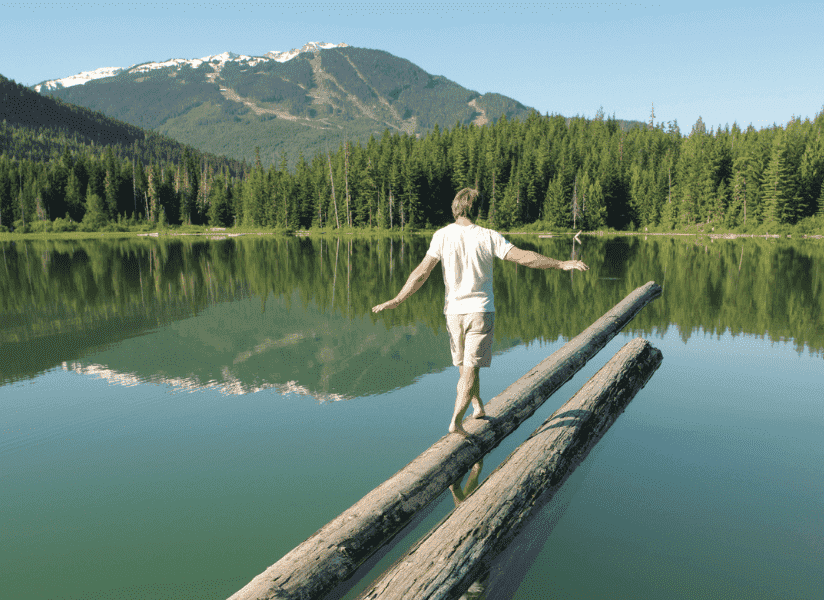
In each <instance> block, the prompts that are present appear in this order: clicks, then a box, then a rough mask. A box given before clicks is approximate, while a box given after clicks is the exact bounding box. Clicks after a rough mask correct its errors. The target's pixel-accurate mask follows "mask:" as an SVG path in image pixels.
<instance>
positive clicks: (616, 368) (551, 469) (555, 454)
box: [358, 338, 662, 600]
mask: <svg viewBox="0 0 824 600" xmlns="http://www.w3.org/2000/svg"><path fill="white" fill-rule="evenodd" d="M661 360H662V357H661V352H660V351H659V350H657V349H656V348H654V347H653V346H652V345H651V344H650V343H649V342H647V341H646V340H643V339H641V338H636V339H634V340H632V341H630V342H629V343H628V344H626V345H625V346H624V347H623V348H622V349H621V350H620V351H619V352H618V353H617V354H616V355H615V356H614V357H613V358H612V359H611V360H610V361H609V362H608V363H607V364H606V365H605V366H604V367H603V368H602V369H601V370H600V371H598V373H596V374H595V376H594V377H592V379H590V380H589V381H588V382H587V383H586V384H585V385H584V386H583V387H582V388H581V389H580V390H579V391H578V392H577V393H576V394H575V395H574V396H573V397H572V398H571V399H570V400H569V402H567V403H566V404H564V405H563V406H562V407H561V408H559V409H558V410H557V411H555V412H554V413H553V414H552V416H550V417H549V418H548V419H547V420H546V421H544V423H543V424H542V425H541V426H540V427H539V428H538V429H537V430H536V431H535V432H534V433H533V434H532V435H531V436H530V437H529V438H528V439H527V440H526V441H525V442H524V443H523V444H521V445H520V446H519V447H518V448H517V449H516V450H515V451H514V452H513V453H512V454H510V455H509V457H508V458H507V459H506V460H505V461H504V462H503V463H502V464H501V465H500V466H499V467H498V468H497V469H495V471H493V472H492V473H491V474H490V475H489V477H488V478H487V480H486V481H484V482H483V483H482V484H481V486H480V487H479V488H478V489H477V490H476V491H475V492H474V493H473V494H472V495H471V496H469V497H468V498H467V499H466V500H464V501H463V502H461V503H460V504H459V505H458V506H457V507H456V508H455V509H454V510H453V511H452V512H451V513H450V514H449V515H447V517H446V518H444V519H443V520H442V521H441V522H440V524H438V525H437V526H435V527H434V528H433V529H432V530H431V531H430V532H429V533H428V534H427V535H426V536H424V537H423V538H422V539H421V540H420V541H419V542H418V543H417V544H416V545H415V546H413V547H412V548H411V549H410V550H409V551H408V552H407V553H406V554H405V555H404V556H402V557H401V558H400V559H398V561H397V562H396V563H395V564H394V565H393V566H392V567H390V568H389V569H388V570H387V571H386V572H384V573H383V575H381V576H380V577H379V578H378V579H377V580H376V581H375V582H374V583H373V584H372V585H371V586H370V587H369V588H367V589H366V590H365V591H364V592H363V593H362V594H361V595H360V596H359V597H358V600H401V599H409V600H422V599H424V598H425V599H427V600H438V599H448V598H457V597H458V596H460V595H461V594H463V593H464V592H466V591H467V589H469V586H470V585H472V583H473V582H474V581H475V580H476V579H478V578H479V577H480V576H482V575H483V573H484V571H485V570H487V569H488V568H489V566H490V563H491V561H492V560H493V559H494V558H495V557H496V556H497V555H498V554H500V553H501V552H502V551H503V550H504V549H505V548H506V547H507V546H508V545H509V543H510V542H511V541H512V540H513V539H514V538H515V536H516V535H517V534H518V532H519V531H520V530H521V529H522V528H523V526H524V524H525V523H526V522H527V520H528V518H529V516H530V515H531V514H533V513H534V511H536V510H537V509H538V508H540V507H541V506H543V505H544V504H545V503H546V502H548V501H549V500H550V499H551V498H552V496H553V495H554V494H555V492H556V491H557V490H558V489H559V488H560V487H561V485H563V483H564V482H565V481H566V479H567V478H568V477H569V475H570V474H572V472H573V471H574V470H575V468H576V467H577V466H578V465H579V464H580V463H581V461H583V459H584V458H585V457H586V456H587V454H589V451H590V450H591V449H592V448H593V447H594V446H595V444H596V443H598V440H600V439H601V437H602V436H603V435H604V433H605V432H606V431H607V429H609V427H610V426H611V425H612V423H613V422H614V421H615V419H617V418H618V415H620V414H621V412H623V410H624V409H625V408H626V406H627V404H629V401H630V400H632V398H633V397H634V396H635V394H636V393H637V392H638V391H639V390H640V389H641V388H642V387H644V385H645V384H646V382H647V381H648V380H649V378H650V376H652V374H653V373H654V372H655V370H656V369H657V368H658V366H659V365H660V364H661Z"/></svg>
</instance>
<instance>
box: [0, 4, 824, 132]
mask: <svg viewBox="0 0 824 600" xmlns="http://www.w3.org/2000/svg"><path fill="white" fill-rule="evenodd" d="M821 31H824V4H822V3H797V2H791V3H786V4H776V3H774V2H762V1H759V0H753V1H750V2H741V1H737V0H732V1H725V0H718V1H713V2H707V1H703V0H695V1H692V2H685V1H681V0H678V1H676V2H670V3H644V2H641V3H623V2H594V3H585V2H565V3H564V2H508V3H498V2H452V3H449V4H447V5H443V4H442V3H440V2H404V3H376V2H338V3H335V2H311V1H306V2H281V3H266V2H242V1H241V2H198V3H194V2H178V3H170V4H165V3H160V2H157V3H148V2H125V3H123V2H117V3H114V2H88V3H82V4H81V3H73V2H55V3H52V2H36V1H33V2H0V74H2V75H4V76H6V77H8V78H10V79H14V80H15V81H17V82H18V83H22V84H25V85H34V84H36V83H40V82H42V81H45V80H48V79H57V78H61V77H67V76H69V75H74V74H77V73H80V72H81V71H90V70H94V69H96V68H99V67H129V66H131V65H133V64H138V63H143V62H147V61H162V60H166V59H169V58H200V57H202V56H208V55H212V54H219V53H221V52H224V51H227V50H228V51H232V52H236V53H238V54H246V55H253V56H255V55H263V54H265V53H266V52H268V51H272V50H277V51H284V50H291V49H292V48H300V47H301V46H303V45H304V44H305V43H307V42H310V41H313V42H332V43H339V42H345V43H347V44H349V45H350V46H357V47H362V48H374V49H379V50H385V51H387V52H389V53H391V54H394V55H395V56H399V57H401V58H405V59H407V60H409V61H411V62H412V63H414V64H416V65H418V66H419V67H421V68H422V69H424V70H425V71H427V72H428V73H430V74H433V75H443V76H445V77H447V78H448V79H451V80H452V81H455V82H456V83H458V84H460V85H462V86H464V87H466V88H469V89H471V90H475V91H477V92H479V93H482V94H483V93H487V92H496V93H500V94H503V95H505V96H509V97H511V98H514V99H516V100H518V101H519V102H521V103H522V104H524V105H526V106H528V107H532V108H534V109H536V110H537V111H539V112H540V113H541V114H562V115H564V116H575V115H579V116H583V117H587V118H592V117H594V116H595V114H596V112H597V111H598V110H599V108H603V110H604V112H605V114H606V115H615V117H616V118H619V119H627V120H641V121H649V119H650V113H651V110H652V108H653V106H654V111H655V118H654V120H655V122H656V123H664V124H668V123H670V122H671V121H677V123H678V126H679V127H680V129H681V131H682V133H689V131H690V129H691V128H692V126H693V125H694V124H695V122H696V121H697V120H698V118H699V116H700V117H701V118H702V120H703V122H704V123H705V125H706V127H707V128H708V129H709V128H710V127H713V128H716V129H717V128H718V127H726V126H728V125H729V126H731V125H732V124H733V123H734V122H737V123H738V125H739V126H741V127H742V128H746V127H747V126H748V125H750V124H752V125H753V126H754V127H755V128H756V129H761V128H763V127H770V126H772V125H773V124H777V125H782V126H783V125H785V124H786V123H787V122H788V121H789V120H790V119H791V118H793V117H800V118H802V119H804V118H810V119H813V118H815V116H816V115H817V114H819V113H820V112H822V109H824V67H822V65H824V44H822V43H821V33H820V32H821ZM447 125H448V124H447Z"/></svg>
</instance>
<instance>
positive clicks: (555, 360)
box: [229, 281, 661, 600]
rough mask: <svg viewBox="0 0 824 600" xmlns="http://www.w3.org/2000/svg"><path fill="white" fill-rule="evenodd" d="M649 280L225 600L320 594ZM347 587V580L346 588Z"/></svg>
mask: <svg viewBox="0 0 824 600" xmlns="http://www.w3.org/2000/svg"><path fill="white" fill-rule="evenodd" d="M660 295H661V287H660V286H659V285H657V284H656V283H655V282H652V281H650V282H649V283H647V284H645V285H643V286H641V287H639V288H637V289H636V290H635V291H633V292H632V293H631V294H629V295H628V296H627V297H626V298H624V299H623V300H622V301H621V302H619V303H618V304H616V305H615V306H614V307H613V308H612V309H611V310H609V311H608V312H607V313H606V314H604V315H603V316H602V317H601V318H600V319H598V320H597V321H595V323H593V324H592V325H590V326H589V327H588V328H587V329H585V330H584V331H583V332H582V333H580V334H579V335H578V336H576V337H575V338H573V339H572V340H570V341H569V342H567V343H566V344H565V345H564V346H563V347H562V348H560V349H559V350H557V351H556V352H554V353H553V354H552V355H550V356H549V357H547V358H546V359H544V360H543V361H542V362H541V363H540V364H538V365H537V366H536V367H534V368H533V369H532V370H530V371H529V372H528V373H527V374H526V375H524V376H523V377H521V378H520V379H518V380H517V381H516V382H515V383H513V384H512V385H510V386H509V387H508V388H507V389H506V390H504V391H503V392H502V393H501V394H499V395H498V396H496V397H495V398H492V399H491V400H490V401H489V402H488V403H486V404H485V406H484V408H485V411H486V414H487V418H486V419H469V420H467V421H465V422H464V429H465V430H466V431H467V432H469V433H470V434H472V438H471V441H469V440H466V439H464V438H463V437H461V436H460V435H457V434H448V435H446V436H444V437H442V438H441V439H440V440H438V441H437V442H435V444H433V445H432V446H431V447H430V448H429V449H428V450H426V451H424V452H423V454H421V455H420V456H418V457H417V458H416V459H414V460H413V461H412V462H410V463H409V464H408V465H407V466H406V467H404V468H403V469H401V470H400V471H398V472H397V473H396V474H395V475H393V476H392V477H391V478H390V479H388V480H386V481H385V482H384V483H382V484H381V485H379V486H378V487H376V488H375V489H374V490H372V491H371V492H369V493H368V494H366V496H364V497H363V498H361V499H360V500H359V501H358V502H357V503H356V504H354V505H353V506H351V507H350V508H348V509H347V510H345V511H344V512H342V513H341V514H340V515H338V516H337V517H336V518H335V519H333V520H332V521H330V522H329V523H327V524H326V525H324V526H323V527H322V528H321V529H319V530H318V531H317V532H315V533H314V534H313V535H312V536H310V537H309V538H308V539H307V540H306V541H304V542H303V543H302V544H300V545H299V546H297V547H296V548H294V549H293V550H291V551H290V552H288V553H287V554H285V555H284V556H283V557H282V558H281V559H280V560H278V561H277V562H276V563H275V564H273V565H272V566H270V567H269V568H268V569H266V570H265V571H263V572H262V573H260V574H259V575H257V576H256V577H255V578H254V579H252V581H250V582H249V583H248V584H246V586H244V587H243V588H241V589H240V590H238V591H237V592H235V593H234V594H233V595H232V596H231V598H230V599H229V600H258V599H262V598H265V599H274V598H280V599H289V600H313V599H315V600H316V599H320V598H323V597H324V596H325V595H327V594H328V593H329V592H330V591H331V590H332V589H333V588H335V587H336V586H338V584H340V583H341V582H343V581H345V580H346V579H348V578H349V577H351V576H352V574H353V573H355V571H356V570H357V569H358V567H359V566H360V565H361V564H363V563H364V562H365V561H366V560H367V559H368V558H369V557H370V556H372V555H373V554H374V553H375V552H376V551H377V550H378V549H379V548H380V547H381V546H383V545H384V544H386V543H387V542H389V541H390V540H391V539H392V538H393V537H394V536H395V534H397V533H398V532H399V531H400V530H401V529H403V527H404V526H405V525H407V524H408V523H409V522H410V521H411V520H412V518H413V516H414V515H415V513H416V512H418V511H419V510H420V509H422V508H424V507H425V506H426V505H428V504H429V503H430V502H431V501H432V500H434V499H436V498H438V497H439V496H440V494H441V493H442V492H443V491H444V490H446V488H447V487H449V485H450V484H452V483H453V482H454V481H455V480H457V479H458V478H459V477H460V476H461V475H463V473H465V472H466V471H467V470H468V469H469V468H470V467H471V466H472V465H473V464H475V463H476V462H478V460H479V459H480V458H481V457H483V456H484V455H485V454H487V453H488V452H489V451H490V450H492V449H493V448H495V447H496V446H497V445H498V444H499V443H500V442H501V441H502V440H503V439H504V438H505V437H506V436H507V435H509V433H511V432H512V431H514V430H515V429H516V428H517V427H518V425H520V424H521V423H522V422H523V421H524V420H526V419H528V418H529V417H530V416H531V415H532V414H533V413H534V412H535V410H536V409H538V407H540V406H541V405H542V404H543V403H544V401H545V400H546V399H547V398H548V397H549V396H550V395H551V394H553V393H554V392H555V391H556V390H557V389H558V388H560V387H561V386H562V385H563V384H564V383H566V382H567V381H568V380H569V379H570V378H572V376H573V375H575V373H577V372H578V371H579V370H580V369H581V368H582V367H583V366H584V365H585V364H586V363H587V361H588V360H589V359H590V358H592V357H593V356H595V354H597V353H598V351H599V350H601V348H603V347H604V346H605V345H606V344H607V342H609V341H610V340H611V339H612V338H613V337H615V335H617V334H618V332H619V331H620V330H621V329H622V328H623V327H624V326H625V325H626V324H627V323H628V322H629V321H630V320H631V319H632V318H633V317H634V316H635V315H636V314H637V313H638V312H639V311H640V310H641V309H642V308H643V307H644V306H646V305H647V304H648V303H649V302H651V301H652V300H654V299H655V298H657V297H658V296H660ZM353 583H354V582H353Z"/></svg>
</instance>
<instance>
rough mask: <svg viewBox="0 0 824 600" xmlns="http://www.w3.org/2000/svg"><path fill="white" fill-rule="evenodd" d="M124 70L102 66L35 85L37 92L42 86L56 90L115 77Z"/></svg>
mask: <svg viewBox="0 0 824 600" xmlns="http://www.w3.org/2000/svg"><path fill="white" fill-rule="evenodd" d="M121 71H123V67H100V68H99V69H95V70H94V71H84V72H83V73H78V74H77V75H72V76H71V77H64V78H63V79H53V80H52V81H46V82H44V83H41V84H38V85H36V86H34V91H35V92H40V89H41V88H44V87H45V88H46V89H47V90H55V89H59V88H67V87H72V86H74V85H82V84H84V83H88V82H89V81H91V80H92V79H101V78H103V77H113V76H115V75H117V74H118V73H120V72H121Z"/></svg>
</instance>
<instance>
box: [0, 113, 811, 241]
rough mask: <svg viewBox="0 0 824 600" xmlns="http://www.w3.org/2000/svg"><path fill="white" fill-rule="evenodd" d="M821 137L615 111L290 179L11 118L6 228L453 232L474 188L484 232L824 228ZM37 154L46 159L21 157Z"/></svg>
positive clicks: (280, 170)
mask: <svg viewBox="0 0 824 600" xmlns="http://www.w3.org/2000/svg"><path fill="white" fill-rule="evenodd" d="M67 106H68V105H67ZM83 110H85V109H83ZM822 126H824V111H822V112H820V113H819V114H818V115H816V117H815V118H814V119H813V120H810V119H809V118H806V119H804V120H802V119H800V118H795V117H793V118H792V119H791V120H790V122H789V123H788V124H787V125H786V126H777V125H775V126H773V127H770V128H765V129H760V130H756V129H755V128H754V127H752V125H750V126H749V127H748V128H747V129H745V130H742V129H741V128H740V127H739V126H738V125H737V124H733V125H732V127H730V126H725V127H723V128H722V127H720V126H719V127H718V128H710V129H707V127H706V125H705V124H704V123H703V121H702V120H701V119H700V118H699V119H698V121H697V122H696V123H695V124H694V125H693V126H692V128H691V130H690V132H689V133H688V134H686V135H684V134H682V133H681V131H680V128H679V126H678V123H677V122H668V123H666V124H664V123H655V122H654V121H653V120H652V119H650V122H649V123H647V124H645V125H641V126H636V127H633V128H630V129H625V128H623V127H621V123H620V122H619V121H617V120H616V119H615V118H614V116H613V117H605V115H604V113H603V110H599V111H598V113H597V115H596V116H595V118H592V119H588V118H584V117H563V116H561V115H543V116H542V115H540V114H538V113H536V112H532V113H530V114H529V115H528V116H527V117H526V118H525V119H523V120H517V119H507V118H506V116H505V115H502V116H501V117H500V118H499V119H497V120H496V121H495V122H494V123H490V124H487V125H484V126H476V125H471V124H470V125H467V124H460V123H456V124H455V125H454V126H453V127H452V128H451V129H449V128H441V127H439V126H437V125H436V126H435V127H434V128H433V129H432V130H431V131H430V132H429V133H428V134H426V135H420V136H418V135H409V134H405V133H394V134H392V133H390V132H389V130H386V131H384V133H383V135H382V136H380V137H374V136H373V137H370V138H369V140H368V141H367V142H366V143H365V144H361V143H360V142H355V143H352V142H351V141H349V140H346V139H345V138H344V135H343V134H341V139H340V141H339V143H338V145H337V148H330V149H328V150H327V151H326V152H322V153H318V154H316V155H314V156H311V157H304V156H302V155H301V156H299V157H298V159H297V162H296V166H295V167H294V169H289V168H288V167H287V156H285V155H281V157H280V162H279V164H273V165H269V166H264V165H263V163H262V161H261V160H260V157H259V156H260V151H258V153H257V154H258V158H257V159H256V160H255V161H253V162H252V163H251V164H249V163H246V162H244V163H236V162H234V161H228V160H226V159H222V158H219V157H214V156H211V155H205V154H201V153H198V152H196V151H194V150H193V149H190V148H188V147H186V148H183V150H182V153H181V152H180V151H177V152H171V151H165V152H164V151H163V150H162V149H160V150H156V151H154V152H151V151H150V152H142V153H140V152H135V151H132V152H126V151H124V149H125V148H128V146H124V145H123V144H121V145H100V144H97V145H95V144H93V143H75V144H69V143H62V144H58V143H52V142H53V141H54V140H53V136H54V135H55V134H54V132H53V130H45V129H44V130H40V132H39V133H35V132H36V130H35V129H33V128H32V127H31V126H23V125H21V124H19V123H18V124H9V123H7V122H6V120H5V119H4V120H3V122H2V124H0V141H2V145H0V149H2V154H0V228H2V229H0V231H9V230H14V231H17V232H38V231H40V232H49V231H72V230H78V229H79V230H86V231H100V230H104V231H106V230H108V231H124V230H126V229H128V228H130V227H132V228H134V227H136V226H140V227H144V228H145V227H150V228H157V227H160V228H162V227H173V226H181V225H209V226H221V227H249V228H263V229H272V230H281V231H295V230H305V229H310V228H334V229H338V228H373V229H381V230H416V229H430V228H433V227H438V226H442V225H444V224H446V223H447V222H449V221H450V220H451V213H450V208H449V207H450V202H451V199H452V197H453V196H454V194H455V193H456V192H457V190H459V189H461V188H462V187H465V186H471V187H475V188H477V189H478V190H479V191H480V192H481V202H480V203H479V206H477V207H475V215H474V216H475V218H476V219H478V221H477V222H478V223H479V224H482V225H485V226H488V227H493V228H495V229H500V230H512V229H513V228H523V229H531V230H538V229H541V230H560V229H568V228H574V229H582V230H589V231H594V230H603V229H615V230H639V229H640V230H644V229H648V230H654V231H672V230H682V229H684V228H688V227H690V226H696V225H700V226H702V227H706V228H708V229H709V228H710V227H712V228H715V227H718V228H721V229H726V230H736V231H744V232H747V231H757V230H760V231H764V230H767V231H770V232H780V231H782V230H783V229H784V228H788V227H791V226H798V225H799V224H808V227H807V228H808V229H809V230H819V229H824V227H822V223H824V187H822V185H823V182H824V140H823V139H822ZM44 132H45V133H44ZM49 136H52V138H50V137H49ZM65 137H66V136H65V135H64V138H65ZM24 141H25V143H24ZM64 142H65V139H64ZM136 143H137V142H133V144H136ZM27 144H28V145H29V146H31V145H34V144H41V145H42V146H43V147H44V148H49V150H48V152H47V151H45V150H44V151H43V152H41V153H40V154H38V155H36V156H32V155H31V154H29V155H28V156H26V157H25V158H22V154H21V153H19V152H12V153H11V154H10V152H9V149H15V148H18V149H19V148H21V147H23V146H25V145H27ZM61 148H62V150H61Z"/></svg>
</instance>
